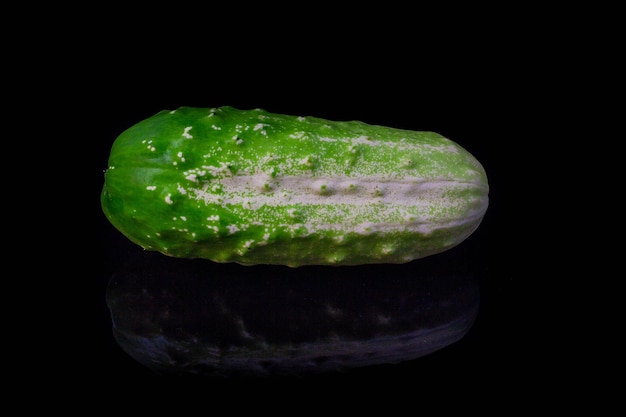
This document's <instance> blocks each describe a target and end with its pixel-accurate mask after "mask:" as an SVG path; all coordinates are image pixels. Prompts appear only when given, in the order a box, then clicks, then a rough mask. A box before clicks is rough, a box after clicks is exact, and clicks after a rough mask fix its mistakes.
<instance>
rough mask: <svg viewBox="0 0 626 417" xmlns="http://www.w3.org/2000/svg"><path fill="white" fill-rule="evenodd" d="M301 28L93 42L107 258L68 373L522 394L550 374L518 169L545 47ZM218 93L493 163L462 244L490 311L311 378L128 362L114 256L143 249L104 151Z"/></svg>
mask: <svg viewBox="0 0 626 417" xmlns="http://www.w3.org/2000/svg"><path fill="white" fill-rule="evenodd" d="M294 29H295V28H291V32H290V30H288V28H282V29H281V30H280V31H279V30H278V29H275V31H276V32H280V33H273V34H265V35H264V36H261V35H259V38H258V39H252V38H250V37H247V38H246V39H245V40H244V41H241V40H236V39H234V38H231V37H230V36H226V35H223V34H222V35H220V33H219V32H215V33H208V34H206V43H202V45H197V44H195V43H194V44H193V45H188V44H186V43H185V42H184V41H183V39H181V38H180V37H175V36H174V37H173V40H171V42H165V44H159V42H158V41H156V40H155V39H153V38H151V37H150V36H149V34H145V35H144V36H143V37H140V39H139V40H134V41H133V42H132V43H131V44H130V45H123V44H124V43H123V42H118V41H116V42H115V43H114V45H115V46H117V45H123V46H124V48H123V52H122V51H120V50H116V48H115V47H114V46H113V45H108V43H107V40H105V41H103V42H104V43H103V45H100V46H102V49H101V51H102V54H89V59H88V60H86V61H85V62H82V64H81V65H82V66H81V67H80V68H77V69H76V70H75V71H76V73H77V74H78V73H82V74H88V75H87V77H86V78H82V80H83V81H80V82H78V83H77V84H79V86H80V84H81V83H84V87H85V88H84V90H83V91H79V94H78V95H77V96H76V97H75V99H74V101H75V102H74V108H81V107H84V109H83V111H82V112H81V114H84V116H83V120H86V122H87V123H86V125H88V126H89V129H88V134H86V135H85V136H84V137H82V140H83V141H85V142H89V149H93V150H94V152H93V154H92V155H93V159H91V158H89V161H92V163H90V164H89V166H88V167H87V168H86V169H87V170H88V172H89V174H90V178H91V183H90V184H91V185H90V186H89V187H86V188H85V189H84V190H83V194H84V200H83V201H87V207H86V208H85V212H87V213H90V214H92V215H93V217H92V218H93V220H94V222H95V225H96V230H97V232H96V233H95V236H96V237H97V238H96V241H95V242H93V244H89V245H88V244H87V243H85V246H86V248H82V249H83V250H85V249H86V250H87V252H88V257H87V259H90V260H91V262H93V265H96V267H95V268H93V267H87V268H85V269H84V275H85V277H84V281H83V282H82V283H81V285H80V286H79V287H78V288H80V290H79V291H80V292H81V293H82V295H81V296H80V301H81V303H80V305H81V307H80V312H79V313H77V312H76V311H73V312H72V313H71V315H72V320H75V321H76V322H80V324H77V325H76V327H73V326H68V327H69V328H68V330H69V333H70V334H72V336H73V337H72V338H71V339H70V340H75V339H77V340H76V341H74V342H71V343H68V348H67V349H69V350H70V352H74V353H75V354H73V355H72V354H70V359H68V361H69V362H78V364H71V365H72V366H70V364H69V363H67V362H66V363H63V364H61V368H62V369H63V370H64V372H70V371H69V370H70V369H71V372H72V373H73V376H72V377H73V378H75V379H76V380H79V381H80V380H84V381H94V380H96V381H110V382H108V383H110V384H111V386H112V387H115V389H116V390H121V391H128V390H132V389H133V387H139V386H141V387H149V388H151V389H155V390H161V389H162V387H166V389H171V390H177V389H180V388H181V387H201V389H209V390H218V392H232V391H233V390H234V391H237V392H240V393H241V392H251V391H256V390H261V389H267V388H268V387H269V390H268V391H264V392H266V393H268V395H272V394H269V393H270V392H272V391H271V390H272V389H275V388H276V389H287V390H292V391H299V392H304V390H310V387H311V386H313V387H314V389H316V390H317V391H315V390H314V391H306V392H308V393H309V395H312V398H311V399H312V400H313V399H314V398H315V397H316V396H322V397H323V396H324V395H325V394H324V393H329V392H335V393H339V392H344V391H343V390H344V389H345V387H348V386H350V387H360V388H359V389H364V388H365V387H368V388H369V389H371V390H372V391H376V390H378V389H383V388H385V387H387V388H388V387H393V388H394V389H397V390H398V391H396V393H397V395H399V396H400V395H402V396H404V397H405V398H406V394H400V392H401V391H399V390H400V389H406V388H407V386H408V387H410V389H412V390H413V391H412V392H413V393H412V394H410V395H416V398H417V399H419V398H420V397H419V396H418V393H419V392H426V391H428V390H434V391H438V392H442V391H448V392H450V391H451V390H452V389H454V391H455V392H459V391H464V390H465V389H471V390H475V391H476V392H478V393H479V397H478V398H490V396H491V395H492V392H495V391H498V393H499V394H498V395H506V393H510V392H511V391H510V390H509V389H507V388H506V387H509V386H511V384H516V383H518V382H519V381H520V379H522V378H524V376H526V377H531V378H532V380H533V381H535V382H536V383H538V382H539V379H543V380H544V381H545V380H546V379H548V380H549V379H550V377H549V376H546V374H545V373H541V375H543V377H540V376H539V375H540V373H538V372H537V369H538V368H539V367H540V366H539V365H538V363H537V362H536V360H535V357H536V356H537V354H539V355H540V356H541V357H548V358H550V354H549V353H546V348H547V347H548V344H547V343H546V342H545V339H544V338H543V335H544V334H543V333H541V334H540V330H539V327H538V326H536V323H537V321H536V320H535V319H536V318H538V317H540V316H541V313H540V308H539V307H540V304H541V300H537V299H536V298H537V297H536V295H537V291H536V285H537V283H538V282H540V281H541V280H542V278H541V276H542V274H544V273H546V272H545V270H543V269H540V268H539V267H538V266H537V265H539V264H540V259H541V257H542V256H543V254H542V253H541V252H540V251H539V250H538V247H537V246H535V247H534V248H533V249H529V246H528V243H527V242H528V239H531V240H533V241H535V240H536V239H539V238H538V237H536V236H535V230H533V227H532V222H530V221H529V219H528V216H525V214H528V213H533V212H535V211H536V207H534V204H533V202H532V201H533V200H532V198H529V197H528V196H529V189H531V188H532V187H533V182H534V180H533V176H532V175H531V174H527V175H525V176H521V177H520V172H522V171H521V169H522V168H526V171H524V172H526V173H528V169H527V168H528V166H529V164H530V165H533V164H534V162H532V160H531V162H529V159H528V158H529V157H531V156H532V157H534V158H537V161H536V162H537V164H539V163H541V162H542V161H541V158H542V157H541V155H537V154H536V153H535V152H532V151H531V149H529V148H527V147H526V146H525V143H527V140H528V139H527V138H528V137H529V135H531V136H532V135H533V134H536V132H538V131H539V129H540V128H541V126H542V124H543V120H544V117H545V113H544V112H545V111H546V107H549V106H546V101H550V100H551V94H550V92H548V93H547V94H545V92H542V93H538V91H539V88H538V87H537V86H536V83H535V81H536V80H537V79H538V78H539V79H546V78H547V79H551V78H552V77H553V74H551V73H550V72H549V70H547V72H545V71H546V70H545V69H544V70H539V69H538V63H539V62H542V61H543V59H544V55H542V54H540V55H539V56H536V55H535V54H534V52H533V51H529V50H528V49H527V47H526V46H525V43H524V40H523V38H521V37H518V36H517V35H516V34H511V35H510V36H509V37H507V38H506V44H507V48H502V44H501V43H497V42H494V40H493V38H492V37H491V36H490V35H489V34H488V33H486V32H484V33H483V32H481V33H477V34H475V36H474V37H464V36H461V35H457V36H453V37H451V38H450V39H447V40H445V41H443V40H442V39H441V38H439V37H436V39H435V38H430V39H431V40H436V41H437V42H434V43H433V42H430V41H429V40H428V38H425V37H423V35H424V33H422V32H414V31H412V30H411V27H408V26H405V28H404V30H401V31H399V33H395V34H393V35H391V36H388V37H386V38H384V40H383V39H380V38H377V37H376V36H375V34H376V33H380V32H375V33H371V34H370V36H366V37H365V38H364V37H363V36H365V35H363V33H361V34H360V35H359V36H357V35H355V34H353V35H345V34H344V35H341V36H337V37H334V36H328V34H327V36H326V37H325V38H324V40H323V41H322V40H318V39H314V37H311V38H308V37H307V39H306V40H304V39H302V40H300V39H297V40H296V41H294V42H295V43H292V42H290V41H288V40H287V39H288V38H289V36H287V34H288V33H293V31H294ZM298 30H300V31H306V28H304V27H303V28H298ZM316 30H319V28H316ZM400 32H401V33H400ZM396 41H401V42H399V43H398V42H396ZM442 42H443V43H442ZM398 48H399V49H398ZM79 90H81V89H80V87H79ZM221 105H230V106H233V107H236V108H241V109H249V108H257V107H258V108H263V109H265V110H267V111H270V112H275V113H284V114H293V115H310V116H316V117H321V118H327V119H330V120H360V121H363V122H366V123H370V124H380V125H386V126H391V127H397V128H403V129H410V130H432V131H435V132H438V133H440V134H442V135H444V136H446V137H448V138H450V139H452V140H454V141H455V142H457V143H459V144H460V145H461V146H463V147H464V148H466V149H467V150H469V151H470V152H471V153H472V154H473V155H474V156H475V157H476V158H477V159H478V160H479V161H481V163H482V164H483V165H484V167H485V170H486V172H487V176H488V178H489V183H490V206H489V209H488V211H487V214H486V216H485V218H484V220H483V223H482V224H481V226H480V228H479V229H478V230H477V231H476V232H475V233H474V234H473V235H472V236H471V237H470V238H468V240H467V241H465V242H464V243H462V245H461V246H460V247H458V248H456V249H453V250H455V251H459V255H458V256H460V257H461V258H463V259H465V261H466V262H467V263H468V265H469V267H470V268H471V272H472V274H474V275H475V276H476V277H477V279H478V282H479V286H480V297H481V301H480V310H479V313H478V316H477V319H476V322H475V324H474V326H473V327H472V328H471V330H470V332H469V333H468V334H467V335H466V336H465V337H464V338H463V339H462V340H460V341H459V342H457V343H455V344H453V345H451V346H449V347H446V348H445V349H442V350H440V351H437V352H435V353H433V354H430V355H428V356H425V357H422V358H418V359H416V360H414V361H409V362H407V363H402V364H397V365H381V366H375V367H370V368H365V369H357V370H354V371H351V372H347V373H330V374H326V375H318V376H315V377H303V378H287V379H284V378H279V379H269V380H268V379H261V380H255V379H244V380H239V379H237V380H223V379H218V380H216V379H212V378H208V379H207V378H194V377H187V378H185V377H175V378H164V377H161V376H156V375H154V374H153V373H152V372H150V371H149V370H147V369H145V368H144V367H143V366H141V365H140V364H138V363H137V362H135V361H134V360H133V359H131V358H130V357H129V356H128V355H127V354H126V353H125V352H124V351H123V350H122V349H121V348H120V347H119V346H118V345H117V343H116V342H115V340H114V338H113V334H112V329H111V321H110V316H109V314H108V311H107V307H106V303H105V298H104V297H105V292H106V284H107V282H108V279H109V274H110V271H111V264H113V263H115V256H116V253H119V252H122V253H128V251H131V252H132V250H134V249H133V248H132V247H129V246H127V245H130V244H129V242H127V241H126V240H125V239H124V238H123V237H121V236H120V235H119V233H118V232H117V231H116V230H115V229H113V228H112V226H111V225H110V224H109V223H108V221H107V220H106V219H105V218H104V216H103V214H102V211H101V208H100V203H99V194H100V191H101V188H102V185H103V181H104V177H103V171H104V169H105V168H106V166H107V158H108V152H109V150H110V147H111V145H112V143H113V141H114V140H115V138H116V137H117V136H118V135H119V134H120V133H121V132H122V131H123V130H125V129H127V128H128V127H130V126H132V125H133V124H135V123H137V122H139V121H141V120H143V119H145V118H147V117H150V116H152V115H154V114H155V113H157V112H158V111H160V110H163V109H175V108H177V107H180V106H197V107H216V106H221ZM77 111H80V110H77ZM83 180H84V178H83ZM535 201H536V200H535ZM538 261H539V262H538ZM381 279H384V277H381ZM77 317H79V318H77ZM85 322H86V324H85ZM72 323H73V322H72ZM541 332H543V331H541ZM72 349H75V351H72ZM75 365H77V366H75ZM542 369H543V371H542V372H545V368H542ZM549 374H550V372H548V375H549ZM305 387H306V388H305ZM512 389H513V388H511V390H512ZM219 390H223V391H219ZM246 390H250V391H246ZM212 392H215V391H212ZM313 392H314V393H316V394H311V393H313ZM403 392H404V391H403ZM313 402H315V401H313Z"/></svg>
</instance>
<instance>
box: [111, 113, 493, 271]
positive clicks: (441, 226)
mask: <svg viewBox="0 0 626 417" xmlns="http://www.w3.org/2000/svg"><path fill="white" fill-rule="evenodd" d="M488 193H489V185H488V181H487V175H486V173H485V170H484V168H483V166H482V165H481V164H480V162H479V161H478V160H477V159H476V158H475V157H474V156H473V155H471V154H470V153H469V152H468V151H467V150H465V149H464V148H463V147H461V146H460V145H459V144H457V143H455V142H453V141H451V140H449V139H447V138H445V137H443V136H441V135H439V134H437V133H434V132H417V131H411V130H404V129H397V128H392V127H385V126H379V125H371V124H366V123H363V122H359V121H330V120H325V119H321V118H316V117H298V116H293V115H283V114H275V113H270V112H267V111H265V110H262V109H253V110H240V109H236V108H234V107H230V106H223V107H218V108H197V107H180V108H178V109H176V110H172V111H169V110H163V111H161V112H159V113H157V114H155V115H154V116H152V117H149V118H147V119H145V120H143V121H140V122H139V123H137V124H135V125H134V126H131V127H130V128H128V129H127V130H125V131H124V132H122V133H121V134H120V135H119V136H118V137H117V139H116V140H115V142H114V143H113V146H112V148H111V152H110V156H109V162H108V167H107V168H106V170H105V176H104V186H103V189H102V193H101V204H102V209H103V212H104V214H105V215H106V217H107V218H108V219H109V221H110V222H111V223H112V224H113V226H115V228H117V229H118V230H119V231H120V232H121V233H122V234H123V235H125V236H126V237H127V238H128V239H129V240H131V241H132V242H134V243H136V244H138V245H140V246H141V247H143V248H144V249H146V250H150V251H158V252H161V253H163V254H165V255H168V256H173V257H180V258H203V259H209V260H211V261H215V262H236V263H240V264H243V265H254V264H281V265H288V266H292V267H297V266H303V265H359V264H372V263H406V262H410V261H413V260H415V259H419V258H423V257H425V256H430V255H434V254H437V253H440V252H443V251H445V250H448V249H450V248H452V247H454V246H457V245H458V244H459V243H461V242H462V241H464V240H465V239H466V238H467V237H469V236H470V235H471V234H472V233H473V232H474V231H475V230H476V229H477V227H478V226H479V225H480V223H481V221H482V219H483V218H484V215H485V213H486V211H487V207H488V201H489V199H488Z"/></svg>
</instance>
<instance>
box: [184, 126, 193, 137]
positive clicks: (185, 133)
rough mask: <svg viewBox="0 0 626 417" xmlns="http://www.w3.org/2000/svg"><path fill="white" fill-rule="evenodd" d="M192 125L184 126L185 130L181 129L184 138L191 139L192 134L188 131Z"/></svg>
mask: <svg viewBox="0 0 626 417" xmlns="http://www.w3.org/2000/svg"><path fill="white" fill-rule="evenodd" d="M192 127H193V126H187V127H186V128H185V130H184V131H183V137H184V138H186V139H193V136H192V135H190V134H189V131H190V130H191V129H192Z"/></svg>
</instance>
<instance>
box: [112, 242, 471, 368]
mask: <svg viewBox="0 0 626 417" xmlns="http://www.w3.org/2000/svg"><path fill="white" fill-rule="evenodd" d="M478 304H479V291H478V285H477V283H476V281H475V279H474V278H473V277H472V276H469V275H468V274H462V273H459V272H458V271H454V269H453V268H443V271H442V268H441V265H439V264H437V267H436V268H435V267H432V263H431V262H430V261H418V262H415V263H410V264H405V265H367V266H358V267H301V268H296V269H293V268H289V267H279V266H265V265H259V266H241V265H237V264H215V263H212V262H207V261H202V260H198V261H195V260H193V261H192V260H182V259H175V258H167V257H164V256H162V255H160V254H156V253H150V252H146V253H144V254H142V256H140V257H139V258H138V259H135V260H133V261H132V262H128V263H127V264H125V265H123V266H122V267H121V268H119V270H118V271H117V272H116V273H115V274H114V275H113V276H112V277H111V280H110V282H109V285H108V288H107V305H108V307H109V310H110V312H111V319H112V324H113V329H112V330H113V334H114V337H115V339H116V341H117V343H118V344H119V345H120V347H121V348H122V349H123V350H124V351H125V352H126V353H128V354H129V355H130V356H131V357H132V358H134V359H135V360H136V361H138V362H139V363H141V364H143V365H144V366H146V367H148V368H150V369H152V370H153V371H154V372H155V373H158V374H194V375H207V376H218V375H219V376H233V375H252V376H266V375H289V374H311V373H320V372H326V371H334V370H345V369H353V368H360V367H365V366H371V365H379V364H389V363H399V362H403V361H409V360H413V359H416V358H419V357H421V356H424V355H427V354H430V353H432V352H434V351H437V350H440V349H442V348H444V347H446V346H448V345H450V344H452V343H454V342H456V341H458V340H460V339H461V338H462V337H463V336H464V335H465V334H466V333H467V332H468V331H469V329H470V328H471V326H472V324H473V323H474V321H475V318H476V315H477V311H478Z"/></svg>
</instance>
